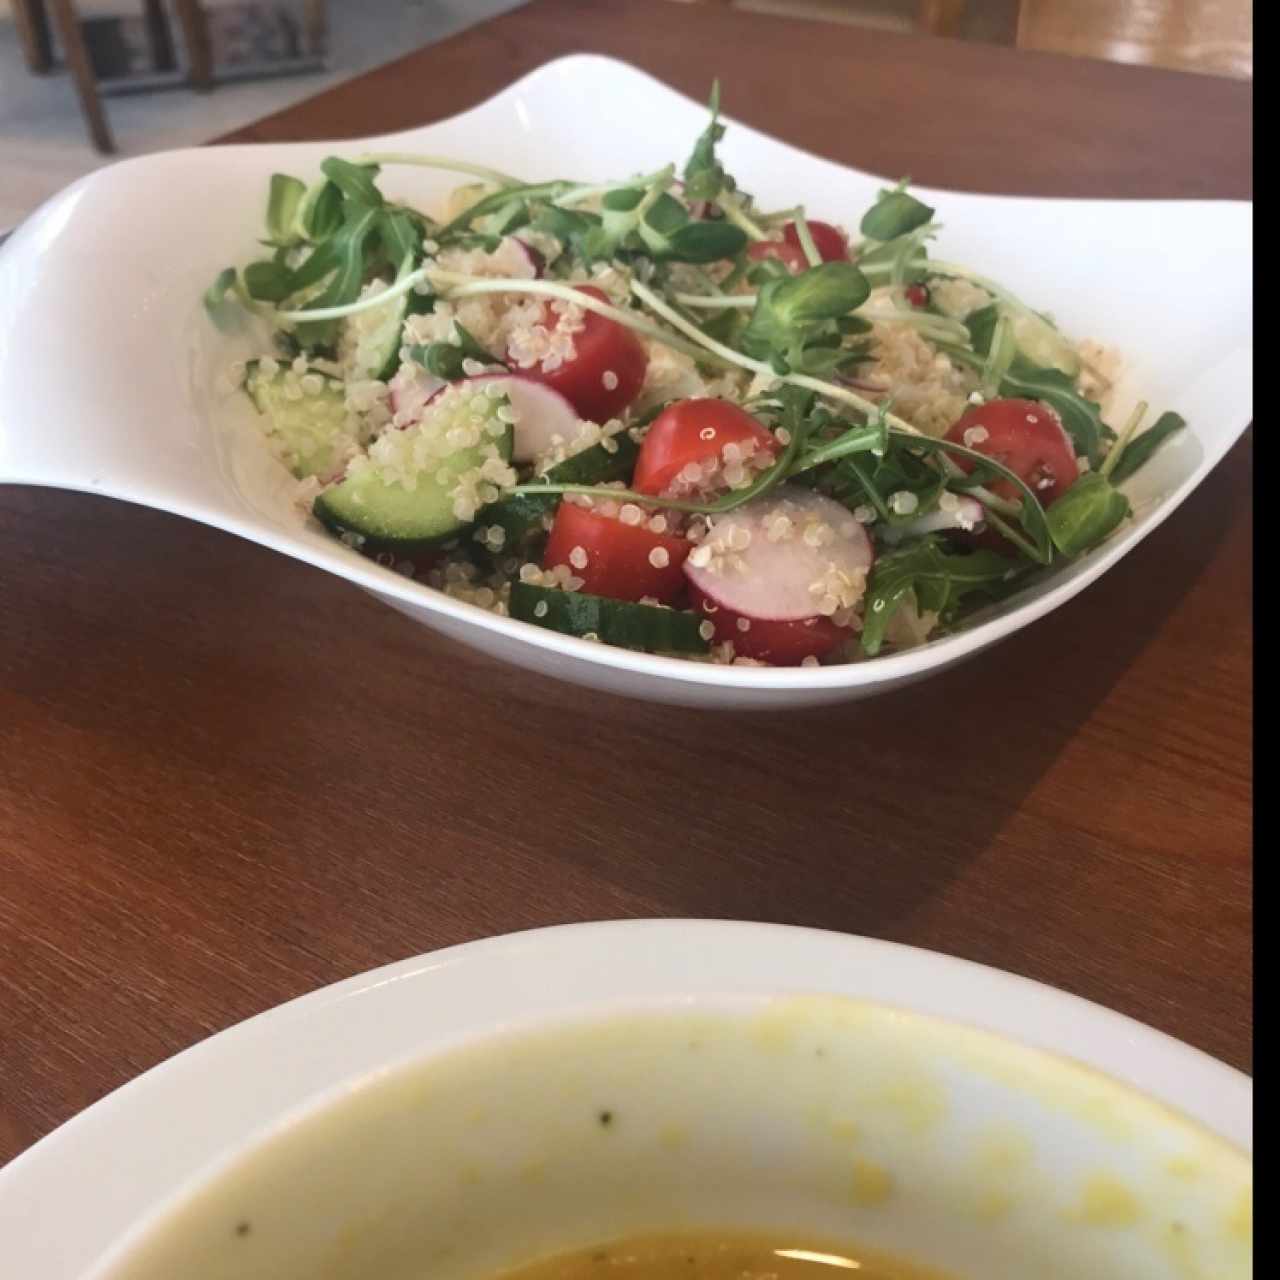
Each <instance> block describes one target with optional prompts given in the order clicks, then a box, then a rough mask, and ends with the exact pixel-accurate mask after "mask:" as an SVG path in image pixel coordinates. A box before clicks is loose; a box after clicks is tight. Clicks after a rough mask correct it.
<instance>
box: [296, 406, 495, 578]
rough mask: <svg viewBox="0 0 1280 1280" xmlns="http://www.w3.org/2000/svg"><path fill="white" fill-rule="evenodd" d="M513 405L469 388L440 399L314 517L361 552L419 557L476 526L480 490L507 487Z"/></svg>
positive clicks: (328, 495) (365, 462)
mask: <svg viewBox="0 0 1280 1280" xmlns="http://www.w3.org/2000/svg"><path fill="white" fill-rule="evenodd" d="M510 413H511V408H510V401H509V400H508V399H507V397H506V396H505V395H502V394H497V395H494V394H490V393H489V392H488V391H484V390H480V391H477V390H474V389H471V388H468V387H466V386H458V387H451V388H449V390H447V391H445V392H444V393H443V394H442V395H440V396H439V397H437V399H436V400H434V401H433V402H432V403H431V405H430V406H429V407H428V409H427V411H426V413H425V414H423V416H422V418H421V420H420V421H418V422H417V423H415V424H414V425H413V426H412V427H407V428H406V429H405V430H403V431H395V430H392V431H387V432H384V433H383V435H382V436H380V437H379V439H378V440H377V441H376V442H375V443H374V444H373V445H371V446H370V449H369V453H368V456H367V457H366V458H361V459H358V460H357V461H356V462H354V463H352V464H351V466H350V467H349V468H348V469H347V477H346V479H344V480H343V481H342V482H341V483H340V484H337V485H334V487H333V488H331V489H326V490H325V492H324V493H322V494H321V495H320V496H319V497H318V498H317V499H316V500H315V504H314V506H313V508H312V510H313V511H314V513H315V516H316V519H318V520H319V521H320V522H321V524H323V525H324V526H325V527H326V528H328V529H331V530H332V531H333V532H334V533H336V534H338V535H339V536H340V537H343V538H344V540H346V541H349V542H351V543H352V544H353V545H355V546H357V547H359V548H360V549H361V550H364V551H372V552H378V551H393V552H403V553H406V554H407V553H411V552H414V551H421V550H424V549H426V548H427V547H430V546H434V545H436V544H438V543H440V542H444V541H447V540H448V539H449V538H452V537H455V536H456V535H457V534H458V533H459V532H460V531H461V530H463V529H466V528H468V527H469V526H470V525H471V524H472V523H473V522H474V515H475V507H476V505H478V504H477V503H476V496H477V494H478V491H479V489H480V487H481V486H482V485H484V484H493V483H496V484H510V483H512V482H513V481H514V478H515V473H514V472H512V471H511V469H510V468H509V467H508V466H507V465H506V464H507V463H508V461H509V460H510V458H511V437H512V430H511V423H510V422H508V421H506V416H508V415H510Z"/></svg>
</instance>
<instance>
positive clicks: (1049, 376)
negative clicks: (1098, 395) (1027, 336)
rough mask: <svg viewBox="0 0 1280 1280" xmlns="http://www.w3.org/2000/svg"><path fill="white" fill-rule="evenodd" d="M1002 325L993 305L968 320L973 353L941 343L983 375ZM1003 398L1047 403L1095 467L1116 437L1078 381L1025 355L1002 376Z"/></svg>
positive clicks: (983, 308)
mask: <svg viewBox="0 0 1280 1280" xmlns="http://www.w3.org/2000/svg"><path fill="white" fill-rule="evenodd" d="M998 322H999V308H998V307H997V306H996V305H995V304H992V305H990V306H986V307H981V308H979V309H978V310H977V311H974V312H971V313H970V314H969V316H968V317H967V318H966V320H965V322H964V323H965V327H966V328H967V329H968V330H969V340H970V342H971V343H972V344H973V350H972V351H967V350H966V349H965V348H963V347H958V346H955V345H954V344H952V343H948V342H944V343H937V344H936V345H937V346H938V349H939V350H940V351H945V352H946V354H947V355H949V356H951V357H952V358H953V359H955V360H958V361H960V362H961V363H963V364H967V365H968V366H969V367H970V368H971V369H977V370H979V371H981V370H982V369H983V368H984V367H985V360H984V359H981V358H979V357H986V356H988V355H989V354H990V350H989V348H990V345H991V339H992V337H993V335H994V333H995V331H996V326H997V324H998ZM996 390H997V392H998V394H999V395H1002V396H1019V397H1021V398H1023V399H1026V400H1043V401H1044V402H1045V403H1046V404H1047V405H1050V406H1051V407H1052V408H1053V409H1054V411H1055V412H1056V413H1057V415H1058V417H1059V418H1061V419H1062V425H1063V426H1064V427H1065V428H1066V431H1067V434H1068V435H1069V436H1070V437H1071V439H1072V443H1073V444H1074V446H1075V451H1076V453H1077V454H1078V455H1080V456H1082V457H1085V458H1088V459H1089V465H1090V466H1091V467H1096V466H1098V464H1099V462H1100V461H1101V459H1102V441H1103V439H1104V438H1110V437H1111V436H1113V435H1114V433H1113V432H1112V430H1111V428H1110V427H1108V426H1107V424H1106V423H1105V422H1103V421H1102V413H1101V409H1100V407H1099V405H1098V404H1097V403H1096V402H1095V401H1093V400H1089V399H1087V398H1086V397H1084V396H1083V395H1081V394H1080V392H1079V391H1077V390H1076V384H1075V379H1074V378H1071V377H1069V376H1068V375H1067V374H1065V373H1063V372H1062V370H1060V369H1045V368H1037V367H1036V366H1035V365H1033V364H1032V363H1031V362H1030V361H1029V360H1027V358H1026V357H1025V356H1023V355H1018V356H1015V358H1014V360H1013V363H1012V364H1011V365H1010V366H1009V368H1008V369H1006V370H1004V371H1003V372H1002V373H1001V375H1000V382H999V385H998V387H997V388H996Z"/></svg>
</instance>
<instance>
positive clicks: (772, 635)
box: [689, 583, 853, 667]
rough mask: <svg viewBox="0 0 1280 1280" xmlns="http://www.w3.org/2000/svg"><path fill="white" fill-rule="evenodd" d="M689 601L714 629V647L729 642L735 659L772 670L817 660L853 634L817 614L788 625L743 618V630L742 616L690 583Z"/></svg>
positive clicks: (786, 623)
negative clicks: (753, 660)
mask: <svg viewBox="0 0 1280 1280" xmlns="http://www.w3.org/2000/svg"><path fill="white" fill-rule="evenodd" d="M689 599H690V601H691V602H692V604H693V607H694V609H695V611H696V612H698V613H701V614H702V615H703V616H704V617H706V618H708V619H710V621H711V625H712V626H713V627H715V629H716V634H715V643H716V644H723V643H724V642H725V641H726V640H730V641H732V642H733V651H734V654H735V656H736V657H739V658H754V659H755V660H756V661H757V662H768V663H770V664H772V665H773V666H775V667H797V666H799V665H800V663H801V662H803V661H804V659H805V658H821V657H823V656H824V655H825V654H828V653H830V652H831V651H832V649H834V648H835V647H836V646H837V645H838V644H840V643H842V642H843V641H845V640H847V639H849V637H850V636H851V635H852V634H853V632H852V631H851V630H850V629H849V628H848V627H838V626H836V624H835V623H834V622H832V621H831V619H830V618H824V617H823V616H822V615H821V614H815V615H814V616H813V617H812V618H801V619H799V620H797V621H790V622H772V621H764V620H762V619H760V618H746V619H745V621H747V622H748V623H749V624H750V625H749V626H748V627H747V628H746V630H743V629H742V627H741V626H740V625H739V621H738V620H739V619H740V618H744V615H743V614H740V613H734V612H733V610H732V609H726V608H725V607H724V606H723V605H718V604H716V602H715V601H714V600H712V599H711V597H710V596H708V595H706V594H705V593H704V592H702V591H699V590H698V588H697V587H695V586H694V585H693V584H692V583H690V584H689Z"/></svg>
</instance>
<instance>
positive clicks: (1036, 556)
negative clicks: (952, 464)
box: [894, 432, 1053, 564]
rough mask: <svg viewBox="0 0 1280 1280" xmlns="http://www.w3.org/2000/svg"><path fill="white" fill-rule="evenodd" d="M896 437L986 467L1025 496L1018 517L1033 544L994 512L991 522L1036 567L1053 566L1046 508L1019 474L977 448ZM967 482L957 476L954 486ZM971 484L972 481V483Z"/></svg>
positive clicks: (926, 438)
mask: <svg viewBox="0 0 1280 1280" xmlns="http://www.w3.org/2000/svg"><path fill="white" fill-rule="evenodd" d="M894 435H895V436H897V437H898V438H900V439H902V441H903V443H904V444H906V445H907V446H908V447H909V448H912V449H920V450H924V451H925V452H927V453H929V452H932V453H950V454H956V455H958V456H960V457H962V458H967V459H968V460H969V461H970V462H972V463H974V464H975V465H976V466H977V467H982V468H984V469H985V470H984V472H983V474H984V476H986V475H990V474H992V473H994V474H995V475H996V476H998V477H999V478H1000V479H1001V480H1007V481H1009V483H1010V484H1012V485H1013V487H1014V488H1015V489H1017V490H1018V492H1019V493H1020V494H1021V495H1022V510H1021V512H1020V514H1019V520H1020V522H1021V524H1022V528H1023V529H1024V530H1025V531H1026V533H1027V535H1028V536H1029V537H1030V539H1031V542H1030V543H1025V542H1023V541H1021V539H1020V536H1019V535H1018V533H1017V532H1016V531H1015V530H1013V529H1011V528H1010V527H1009V525H1008V524H1007V523H1006V522H1005V521H1004V520H1003V519H1002V518H1001V517H1000V516H998V515H997V514H996V513H995V512H994V511H991V510H988V511H987V521H988V523H990V524H991V525H993V526H994V527H995V528H996V529H998V530H999V531H1000V532H1001V533H1003V534H1004V535H1005V537H1007V538H1010V540H1011V541H1013V542H1014V543H1015V545H1017V546H1018V547H1019V548H1020V550H1022V551H1023V553H1024V554H1026V555H1028V556H1030V557H1031V559H1033V560H1034V561H1035V562H1036V563H1037V564H1050V563H1051V562H1052V561H1053V538H1052V536H1051V535H1050V533H1049V524H1048V521H1047V520H1046V519H1045V510H1044V507H1043V506H1042V505H1041V502H1040V499H1039V498H1038V497H1037V496H1036V493H1035V491H1034V490H1033V489H1032V488H1031V487H1030V486H1029V485H1028V484H1027V482H1026V481H1025V480H1023V478H1022V477H1021V476H1020V475H1018V474H1017V472H1015V471H1011V470H1010V469H1009V468H1008V467H1006V466H1005V465H1004V463H1003V462H999V461H997V460H996V459H995V458H992V457H989V456H988V455H987V454H985V453H979V452H978V451H977V450H976V449H970V448H969V447H968V446H967V445H962V444H957V443H956V442H955V441H954V440H947V439H935V438H934V437H932V436H918V435H899V433H897V432H895V433H894ZM965 479H968V478H967V477H965V478H960V477H957V479H956V480H955V481H954V482H953V483H954V484H955V485H956V487H957V488H964V487H966V486H965V483H964V481H965ZM971 484H972V481H970V485H971Z"/></svg>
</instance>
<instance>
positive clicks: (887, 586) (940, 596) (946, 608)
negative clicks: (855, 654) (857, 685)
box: [862, 536, 1021, 657]
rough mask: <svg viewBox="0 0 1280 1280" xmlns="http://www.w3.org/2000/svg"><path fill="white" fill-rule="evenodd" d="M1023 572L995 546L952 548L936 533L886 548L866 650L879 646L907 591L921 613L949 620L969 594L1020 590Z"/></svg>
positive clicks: (870, 600)
mask: <svg viewBox="0 0 1280 1280" xmlns="http://www.w3.org/2000/svg"><path fill="white" fill-rule="evenodd" d="M1020 576H1021V575H1020V572H1019V568H1018V565H1017V564H1016V562H1014V561H1011V560H1010V559H1008V557H1006V556H1002V555H1000V554H998V553H997V552H995V551H973V552H969V553H964V552H956V551H948V550H946V549H944V547H943V544H942V543H941V542H940V540H939V539H938V538H936V537H932V536H931V537H926V538H922V539H921V540H920V541H919V542H916V543H913V544H912V545H911V546H908V547H903V548H902V549H901V550H898V551H886V552H884V553H882V554H881V555H880V557H879V558H878V559H877V560H876V563H875V566H874V568H873V569H872V570H871V576H870V578H869V579H868V581H867V604H866V613H865V616H864V620H863V624H862V650H863V652H864V653H865V654H867V656H868V657H875V655H876V654H878V653H879V652H880V647H881V645H882V644H883V643H884V637H885V631H886V629H887V628H888V625H889V620H890V619H891V618H892V617H893V615H894V614H895V613H896V612H897V611H898V609H899V608H901V607H902V605H903V604H904V603H905V602H906V601H907V598H908V596H914V598H915V602H916V607H917V608H918V609H919V610H920V611H921V612H922V613H923V612H926V611H927V612H932V613H936V614H938V615H939V617H940V618H943V619H944V620H947V621H949V620H951V619H952V618H954V617H955V615H956V612H957V610H958V607H959V606H960V605H961V604H962V603H963V602H964V601H965V599H966V598H968V597H970V596H973V595H982V596H986V597H987V598H989V599H997V600H998V599H1000V598H1001V597H1002V596H1005V595H1007V594H1009V592H1010V591H1011V590H1016V587H1015V586H1014V585H1013V584H1014V583H1015V582H1016V580H1017V579H1018V577H1020Z"/></svg>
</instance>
